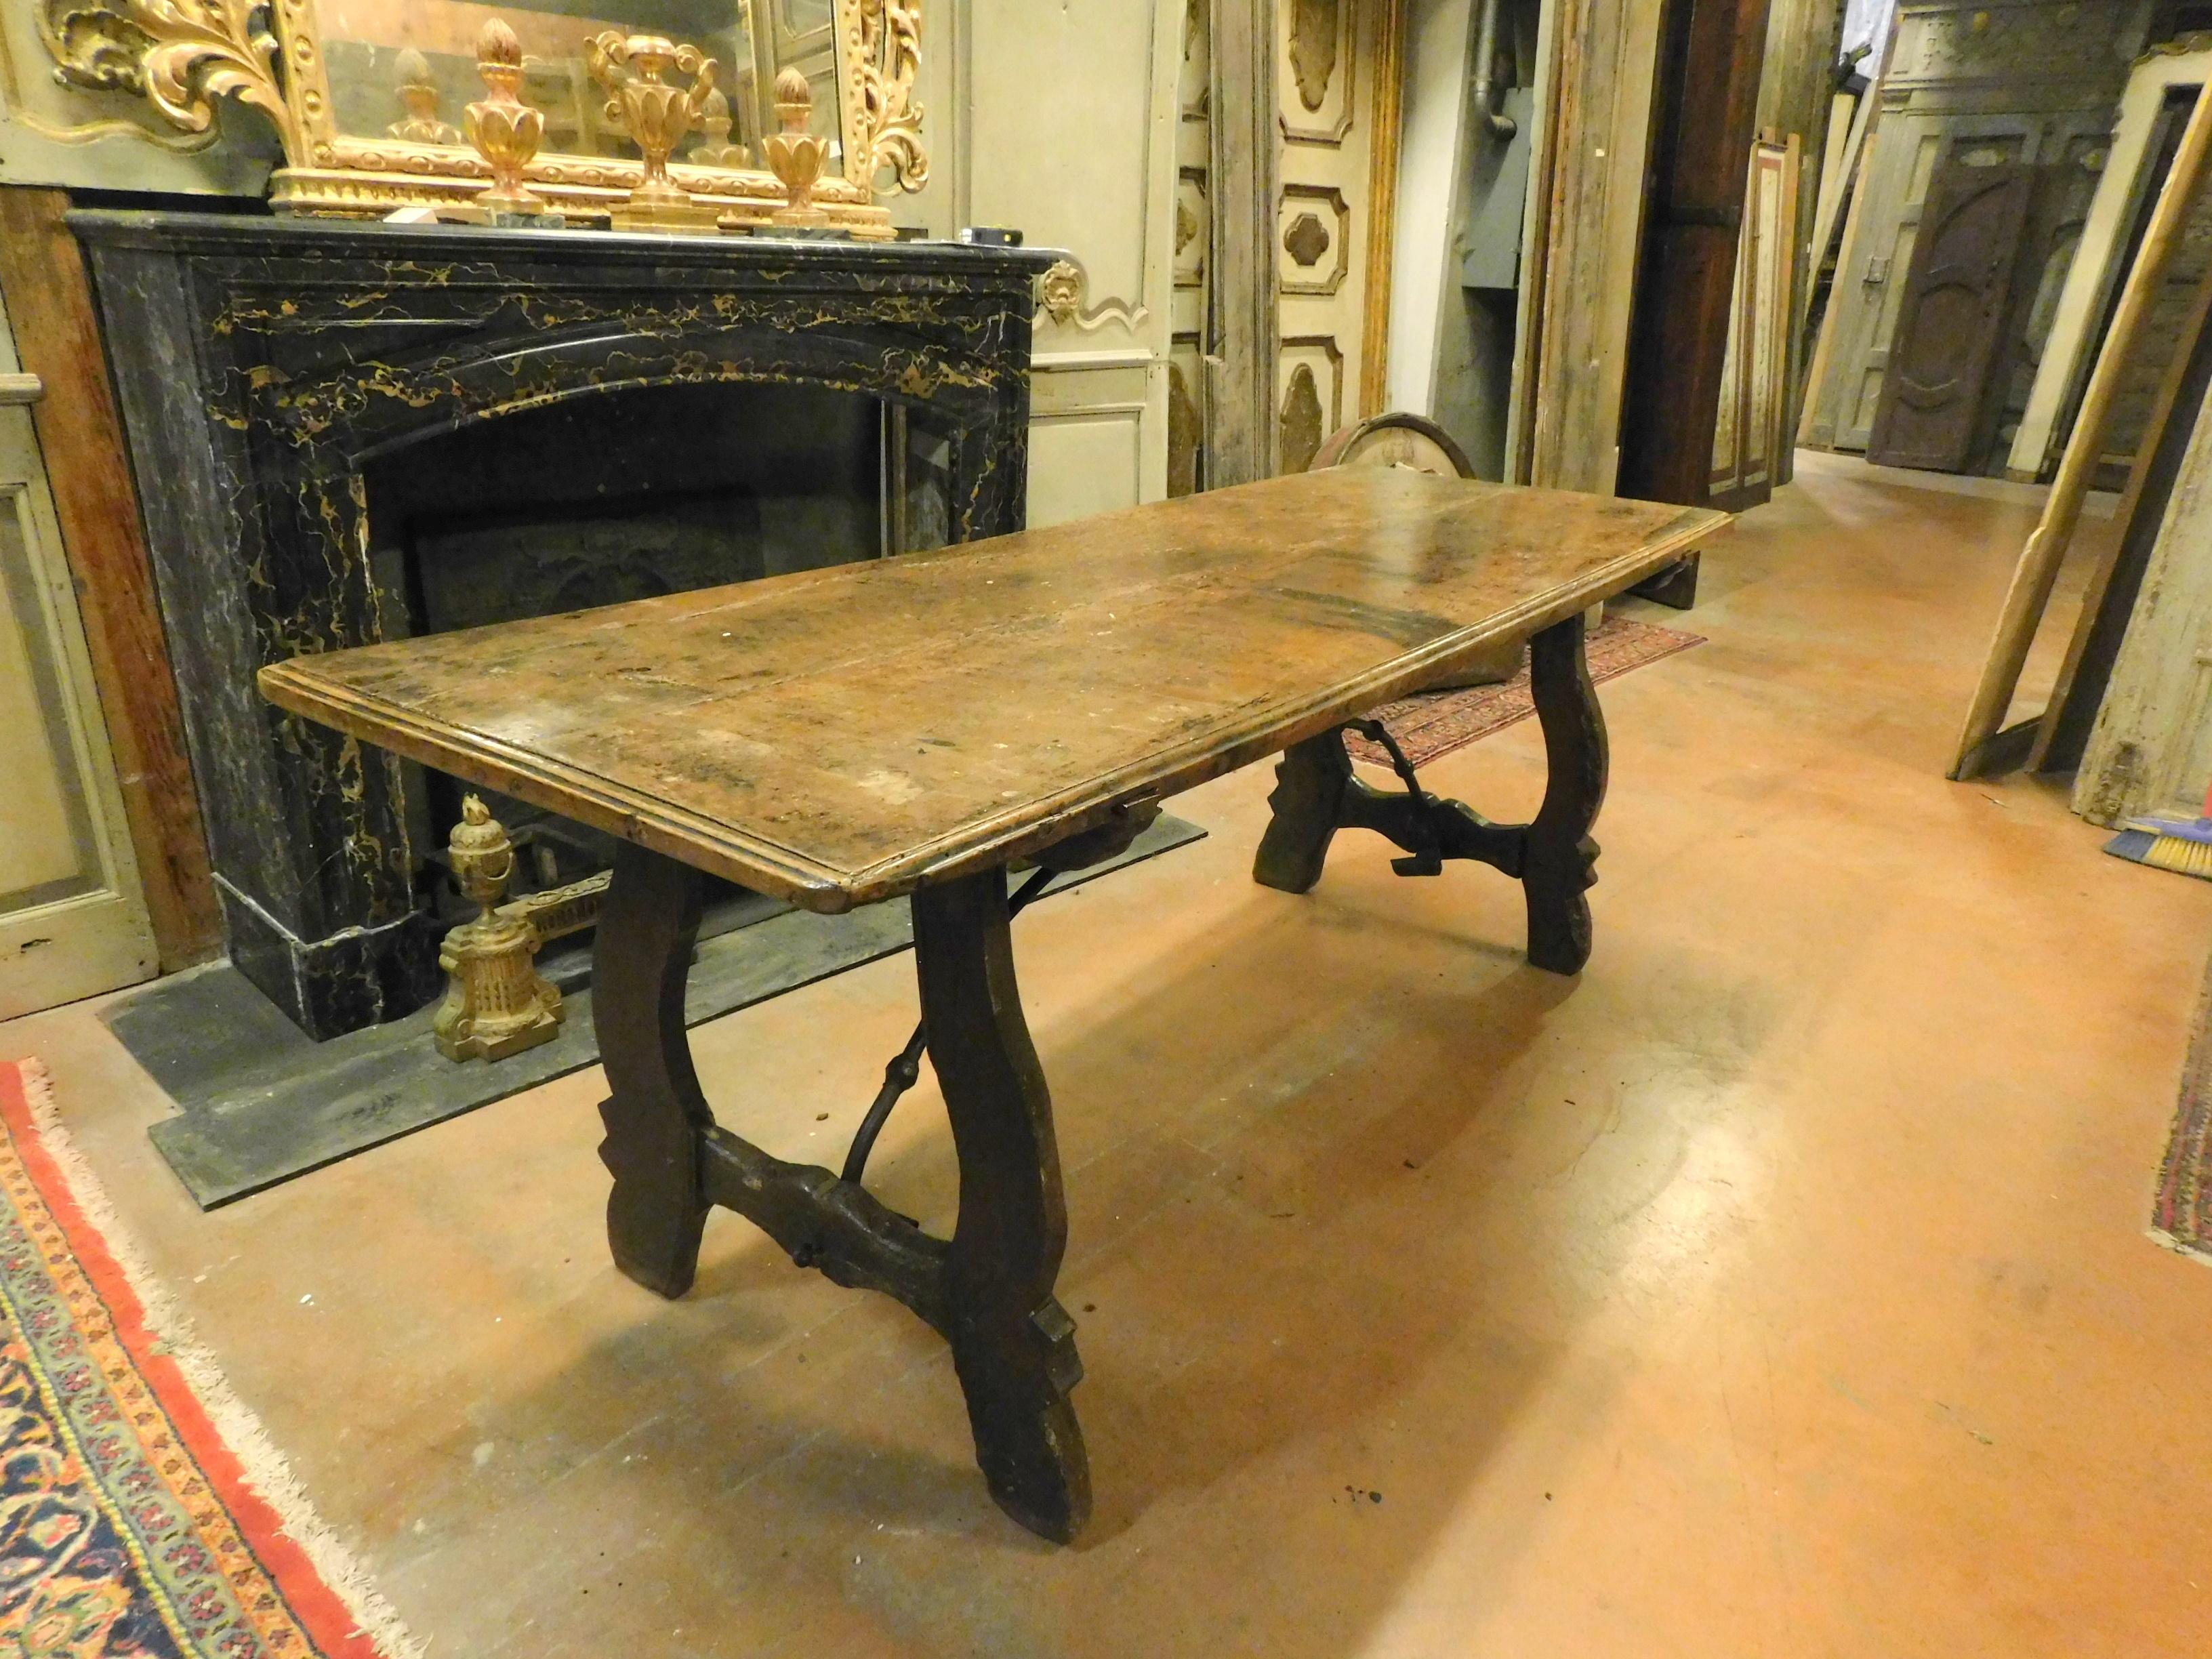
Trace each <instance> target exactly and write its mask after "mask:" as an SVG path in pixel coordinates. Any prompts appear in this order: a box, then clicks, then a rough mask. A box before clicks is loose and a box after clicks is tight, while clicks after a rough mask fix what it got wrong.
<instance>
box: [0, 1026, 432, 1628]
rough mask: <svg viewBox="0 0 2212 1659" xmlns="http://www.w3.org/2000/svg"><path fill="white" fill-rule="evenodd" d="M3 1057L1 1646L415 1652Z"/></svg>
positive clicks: (42, 1081)
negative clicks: (119, 1234) (137, 1263)
mask: <svg viewBox="0 0 2212 1659" xmlns="http://www.w3.org/2000/svg"><path fill="white" fill-rule="evenodd" d="M416 1651H417V1650H416V1648H415V1647H414V1645H413V1644H412V1643H411V1642H410V1640H409V1639H408V1638H407V1636H406V1633H405V1632H404V1631H403V1630H402V1629H401V1628H400V1627H399V1625H398V1621H397V1620H395V1619H394V1618H393V1617H392V1614H391V1613H390V1612H389V1610H388V1609H386V1608H385V1607H384V1606H383V1604H382V1603H381V1602H380V1601H379V1600H378V1598H377V1597H376V1595H374V1592H373V1591H371V1590H369V1589H367V1587H366V1586H365V1585H364V1584H363V1583H362V1580H361V1577H360V1575H359V1573H358V1571H357V1570H356V1569H355V1568H354V1567H353V1566H352V1565H351V1564H350V1563H349V1562H348V1561H347V1560H346V1559H345V1557H344V1555H343V1553H342V1552H341V1551H340V1549H339V1548H338V1547H337V1544H336V1542H335V1541H333V1540H331V1537H330V1536H329V1534H327V1533H325V1531H324V1530H323V1529H322V1528H321V1527H320V1526H319V1524H318V1523H317V1522H315V1520H314V1517H313V1515H312V1514H311V1513H310V1512H309V1510H308V1509H307V1505H306V1504H305V1503H304V1501H302V1500H301V1497H300V1495H299V1493H298V1492H297V1491H296V1490H295V1489H294V1488H293V1486H292V1485H291V1482H290V1480H289V1476H288V1475H287V1474H286V1473H285V1470H284V1466H283V1459H282V1458H281V1457H280V1456H279V1455H277V1454H276V1451H275V1450H274V1449H273V1448H271V1447H270V1445H269V1444H268V1443H267V1441H266V1440H265V1439H264V1437H263V1436H262V1433H261V1431H260V1429H259V1428H258V1425H256V1424H255V1423H254V1421H253V1419H252V1418H251V1417H250V1416H249V1415H248V1414H247V1413H246V1411H245V1409H244V1408H243V1407H240V1405H239V1404H238V1402H237V1401H235V1400H234V1399H233V1398H232V1396H231V1395H230V1392H229V1390H228V1388H226V1387H225V1386H224V1384H223V1383H222V1377H221V1376H220V1375H219V1374H218V1373H217V1372H216V1370H214V1368H213V1366H212V1365H211V1364H209V1363H208V1361H207V1360H206V1358H205V1357H204V1355H201V1354H200V1353H198V1352H197V1350H195V1349H194V1348H192V1347H191V1345H190V1343H189V1342H188V1341H186V1340H185V1336H184V1333H183V1331H182V1330H181V1328H179V1325H178V1324H177V1322H176V1321H175V1319H174V1318H173V1316H171V1315H170V1314H169V1312H168V1310H167V1309H166V1308H165V1307H164V1305H163V1298H162V1297H161V1295H160V1292H159V1291H158V1290H157V1289H155V1288H154V1287H153V1286H152V1285H151V1281H149V1279H147V1278H146V1276H145V1275H144V1273H143V1272H141V1271H138V1270H136V1269H135V1268H134V1267H132V1266H131V1263H130V1260H129V1252H128V1250H127V1248H125V1247H124V1246H122V1245H121V1244H120V1243H118V1240H117V1238H116V1237H115V1229H114V1225H113V1221H112V1217H111V1216H110V1215H109V1213H108V1211H107V1206H106V1200H104V1199H103V1198H102V1197H101V1195H100V1191H99V1189H98V1188H97V1187H96V1186H95V1185H94V1182H93V1181H92V1179H91V1176H90V1175H89V1173H88V1171H87V1170H85V1168H84V1166H83V1165H82V1163H81V1162H79V1160H78V1159H77V1158H76V1153H75V1152H74V1151H73V1150H72V1149H71V1148H70V1145H69V1140H68V1137H67V1135H66V1133H65V1132H64V1131H63V1129H62V1128H61V1127H60V1125H59V1123H58V1121H57V1120H56V1118H55V1115H54V1112H53V1107H52V1101H51V1099H50V1098H49V1096H48V1093H47V1086H46V1077H45V1073H43V1071H42V1070H41V1069H40V1067H39V1066H38V1064H37V1062H36V1061H24V1062H21V1063H20V1064H17V1063H10V1062H0V1655H4V1656H5V1659H412V1656H414V1655H415V1654H416Z"/></svg>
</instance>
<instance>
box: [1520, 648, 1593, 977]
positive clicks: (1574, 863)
mask: <svg viewBox="0 0 2212 1659" xmlns="http://www.w3.org/2000/svg"><path fill="white" fill-rule="evenodd" d="M1529 679H1530V690H1531V691H1532V692H1533V693H1534V698H1535V702H1536V718H1537V719H1538V720H1540V721H1541V722H1542V724H1543V727H1544V750H1545V753H1546V755H1547V757H1549V759H1550V762H1551V779H1550V781H1549V782H1548V783H1547V785H1546V786H1545V789H1544V804H1543V805H1542V806H1541V808H1539V809H1538V810H1537V813H1536V817H1535V819H1534V822H1533V823H1530V824H1529V825H1528V836H1527V842H1526V852H1525V854H1523V862H1522V870H1521V886H1522V892H1523V894H1524V895H1525V896H1526V897H1527V900H1528V960H1529V961H1530V962H1531V963H1534V964H1535V965H1536V966H1537V967H1539V968H1543V969H1549V970H1550V971H1551V972H1553V973H1555V974H1578V973H1580V972H1582V970H1583V967H1584V965H1585V964H1587V963H1589V956H1590V910H1589V898H1588V896H1587V895H1588V893H1589V889H1590V888H1591V887H1593V886H1594V885H1595V884H1596V882H1597V853H1598V848H1597V843H1596V842H1595V841H1593V840H1591V839H1590V834H1589V832H1590V829H1591V828H1592V827H1593V826H1594V825H1595V823H1597V815H1598V809H1599V808H1600V807H1601V806H1602V805H1604V804H1605V786H1606V769H1607V757H1606V739H1605V716H1604V714H1602V713H1601V712H1600V710H1599V708H1598V702H1597V689H1596V687H1595V686H1594V685H1593V684H1591V683H1590V677H1589V662H1588V661H1587V659H1585V657H1584V655H1583V617H1582V614H1581V613H1580V612H1577V613H1576V614H1575V615H1574V616H1572V617H1569V618H1568V619H1567V620H1566V621H1565V622H1563V623H1557V624H1555V625H1554V626H1553V627H1550V628H1547V629H1545V630H1544V631H1543V632H1542V633H1541V634H1539V635H1536V636H1535V638H1534V640H1533V641H1531V642H1530V647H1529Z"/></svg>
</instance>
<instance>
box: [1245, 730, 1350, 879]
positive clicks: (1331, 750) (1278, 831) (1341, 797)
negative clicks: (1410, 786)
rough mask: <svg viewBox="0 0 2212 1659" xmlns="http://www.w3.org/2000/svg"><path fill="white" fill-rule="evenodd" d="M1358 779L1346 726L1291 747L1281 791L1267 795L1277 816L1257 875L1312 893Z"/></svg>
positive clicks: (1279, 774)
mask: <svg viewBox="0 0 2212 1659" xmlns="http://www.w3.org/2000/svg"><path fill="white" fill-rule="evenodd" d="M1351 786H1352V757H1351V756H1349V755H1347V754H1346V752H1345V750H1344V733H1343V732H1342V731H1341V730H1334V731H1328V732H1322V734H1321V735H1320V736H1319V737H1317V738H1307V739H1306V740H1305V741H1304V743H1301V744H1293V745H1291V747H1290V748H1288V749H1285V750H1284V751H1283V758H1282V760H1281V761H1280V762H1279V763H1277V765H1276V767H1275V793H1273V794H1272V795H1270V796H1268V797H1267V804H1268V805H1270V806H1272V807H1273V808H1274V809H1275V816H1274V817H1273V819H1271V820H1270V821H1269V822H1268V824H1267V834H1266V835H1265V836H1262V837H1261V841H1260V853H1259V856H1258V857H1257V858H1255V860H1253V863H1252V879H1253V880H1255V881H1256V882H1258V883H1259V884H1260V885H1261V886H1262V887H1273V888H1277V889H1279V890H1281V891H1283V892H1285V893H1310V892H1311V891H1312V890H1313V889H1314V886H1315V884H1316V883H1317V882H1319V881H1320V880H1321V872H1322V866H1323V865H1325V864H1327V863H1328V844H1329V842H1331V841H1332V840H1334V838H1335V836H1336V832H1337V830H1338V829H1339V828H1340V827H1341V825H1342V824H1343V823H1344V811H1345V797H1346V793H1348V792H1349V790H1350V788H1351Z"/></svg>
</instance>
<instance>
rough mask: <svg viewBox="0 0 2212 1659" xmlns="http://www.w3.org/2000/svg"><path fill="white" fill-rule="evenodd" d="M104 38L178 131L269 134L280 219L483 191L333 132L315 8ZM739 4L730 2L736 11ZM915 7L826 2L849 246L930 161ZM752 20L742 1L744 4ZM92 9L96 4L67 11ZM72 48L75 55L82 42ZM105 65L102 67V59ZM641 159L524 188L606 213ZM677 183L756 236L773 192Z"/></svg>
mask: <svg viewBox="0 0 2212 1659" xmlns="http://www.w3.org/2000/svg"><path fill="white" fill-rule="evenodd" d="M107 3H108V4H109V5H112V8H113V9H112V13H110V14H109V15H112V19H113V26H112V29H111V30H110V31H109V33H110V35H111V37H112V39H113V40H115V41H116V42H117V44H118V46H119V47H121V48H123V49H125V50H128V51H130V52H132V53H133V54H135V56H136V58H137V65H138V70H139V74H140V76H142V77H143V82H144V86H145V92H146V96H147V97H148V98H149V100H151V101H152V103H153V104H154V106H155V108H156V109H158V110H160V111H161V113H162V114H163V115H164V116H165V117H167V118H168V119H169V120H170V121H173V122H174V123H175V124H176V125H178V126H179V127H181V128H183V129H184V130H185V131H187V132H193V133H201V132H205V131H208V130H209V129H210V126H211V125H213V123H214V120H215V102H216V100H217V99H220V98H226V97H228V98H235V99H237V100H239V101H240V103H242V104H248V105H251V106H253V107H254V108H256V109H258V110H259V111H260V112H262V113H263V114H264V115H266V116H267V117H268V118H270V120H271V121H273V122H274V123H275V124H276V131H277V134H278V136H279V137H281V138H282V140H283V146H284V160H285V165H284V166H283V167H281V168H280V169H278V170H277V172H276V173H275V174H274V176H273V177H272V178H271V179H270V199H271V200H272V201H273V202H275V203H276V205H278V206H279V207H281V208H286V209H290V210H297V211H304V212H311V213H335V214H345V215H352V216H379V215H382V214H386V213H389V212H391V211H392V210H395V209H398V208H409V207H435V206H439V205H441V204H448V203H460V202H465V201H467V200H468V199H469V198H470V197H472V196H474V195H476V194H477V192H478V191H481V190H483V189H484V188H485V187H486V186H487V185H489V183H490V181H491V171H490V169H489V167H487V166H486V165H485V163H484V161H483V158H482V157H481V156H479V155H477V153H476V152H475V151H474V150H472V149H468V148H466V147H465V146H461V145H450V144H420V143H407V142H404V141H402V140H399V139H394V138H369V137H357V136H355V135H352V134H347V133H341V132H339V131H337V128H336V125H335V123H334V118H333V116H332V113H331V91H330V82H329V78H328V76H327V74H326V72H325V67H324V62H323V48H322V37H321V34H320V32H319V28H318V27H317V22H316V15H315V0H107ZM741 3H742V0H741ZM921 4H922V0H834V11H833V15H834V17H835V19H836V29H837V33H838V39H839V46H840V53H841V56H842V59H843V64H844V87H843V89H842V96H841V97H840V99H839V106H840V114H841V119H842V125H843V140H844V143H843V149H844V160H845V170H844V173H843V175H842V177H830V178H824V179H822V180H821V181H820V182H819V183H817V185H816V186H815V189H814V201H815V204H816V205H817V206H818V207H820V208H822V209H823V210H826V211H827V213H828V214H829V222H830V223H831V224H832V225H834V226H836V227H838V228H842V229H846V230H849V231H851V232H852V233H853V234H854V235H856V236H865V237H874V238H881V239H888V238H889V237H890V235H891V234H892V231H891V225H890V213H889V212H888V211H887V210H884V208H882V207H880V206H878V204H877V203H876V181H877V179H878V177H879V176H880V175H881V174H882V173H884V171H885V170H887V169H888V170H889V171H890V173H891V175H892V177H893V179H894V180H895V181H896V184H897V185H898V186H899V187H900V188H901V189H902V190H908V191H915V190H919V189H921V186H922V185H923V184H924V183H925V182H927V179H928V177H929V157H928V154H927V151H926V149H924V148H923V145H922V141H921V116H922V109H921V104H920V102H919V101H917V100H916V99H915V95H914V91H915V80H916V78H917V77H918V76H919V74H920V71H921ZM100 9H102V8H100V0H93V5H92V6H90V7H81V8H80V9H78V10H77V15H78V17H79V18H80V20H82V17H83V16H84V15H86V12H87V11H88V10H95V11H96V10H100ZM747 9H750V4H748V7H747ZM80 50H81V51H82V47H81V48H80ZM109 61H111V62H112V58H111V59H110V60H109ZM669 173H670V176H671V178H673V179H675V181H676V182H677V183H678V184H679V185H683V186H684V188H685V189H686V190H689V191H691V192H692V193H693V194H694V195H695V196H696V197H699V198H700V199H701V200H702V202H705V203H708V204H711V205H712V206H714V207H715V208H717V209H720V210H723V212H724V214H725V218H726V222H728V221H730V220H735V221H738V222H751V223H757V224H759V225H761V226H763V227H765V226H766V225H767V224H768V223H769V215H770V214H771V213H772V212H774V211H775V209H776V208H778V207H780V206H781V205H782V204H783V202H784V200H785V191H784V186H783V185H781V183H780V182H779V181H778V180H777V179H776V177H775V174H774V173H769V172H767V171H765V170H755V169H751V168H738V167H696V166H692V165H690V164H689V163H686V162H682V161H678V162H673V163H671V165H670V167H669ZM525 176H526V179H528V181H529V183H530V184H531V185H532V186H533V187H534V188H535V189H536V190H537V191H538V194H540V195H541V196H544V197H546V198H547V200H548V201H550V202H551V203H553V204H556V206H557V205H562V204H567V205H572V206H574V207H578V208H584V209H591V208H598V209H602V210H603V209H605V208H607V207H610V206H611V205H613V204H616V203H618V202H620V201H622V200H623V198H625V197H627V196H628V195H629V192H630V191H631V190H632V189H633V188H635V185H636V184H637V182H638V179H639V178H640V176H641V163H640V162H638V161H627V160H615V159H609V158H603V157H599V156H586V155H562V154H559V153H547V154H544V155H539V156H538V157H537V159H536V160H534V161H532V162H531V164H530V166H529V167H528V169H527V170H526V175H525Z"/></svg>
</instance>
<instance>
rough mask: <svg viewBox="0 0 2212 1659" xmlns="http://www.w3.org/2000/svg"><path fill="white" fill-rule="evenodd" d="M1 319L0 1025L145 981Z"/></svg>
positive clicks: (123, 844) (56, 550) (125, 872)
mask: <svg viewBox="0 0 2212 1659" xmlns="http://www.w3.org/2000/svg"><path fill="white" fill-rule="evenodd" d="M39 395H40V387H39V386H38V384H37V382H36V381H35V380H33V379H32V378H31V377H30V376H28V375H26V374H22V373H21V371H20V365H19V364H18V362H17V361H16V358H15V345H14V342H13V338H12V337H11V336H9V334H8V332H7V331H6V326H5V319H4V316H0V1019H7V1018H14V1017H15V1015H18V1014H26V1013H31V1012H35V1011H37V1010H39V1009H41V1008H49V1007H52V1006H54V1005H56V1004H58V1003H63V1002H70V1001H74V1000H76V999H77V998H79V997H85V996H90V995H93V994H95V993H98V992H100V991H109V990H113V989H115V988H116V987H118V986H124V985H131V984H136V983H137V981H141V980H144V979H150V978H151V977H152V976H153V975H154V972H155V951H154V935H153V929H152V927H150V926H149V923H148V921H147V917H146V904H145V899H144V896H143V894H142V893H141V891H140V890H139V886H138V876H137V866H136V864H135V863H134V862H133V860H132V859H131V843H130V836H129V834H128V832H127V830H126V829H125V823H124V817H123V802H122V797H121V795H120V794H119V793H118V791H117V788H116V780H115V769H114V765H113V763H112V760H111V759H110V757H109V750H108V745H107V732H106V726H105V725H104V724H103V722H102V721H101V719H100V703H99V699H98V696H97V695H96V694H95V693H94V689H93V683H92V669H91V665H90V663H89V662H88V659H87V658H86V654H85V645H84V635H83V631H82V627H81V625H80V624H79V622H78V619H77V605H76V589H75V587H74V586H72V584H71V582H70V573H69V566H68V562H67V561H66V560H65V559H64V556H63V553H62V543H61V535H60V532H59V529H58V526H57V525H56V523H55V519H54V507H53V501H52V497H51V496H50V495H48V493H47V489H46V471H45V468H44V465H42V463H41V460H40V454H39V445H38V439H37V436H36V435H35V433H34V432H33V429H32V424H31V410H30V404H32V403H33V401H35V399H36V398H38V396H39Z"/></svg>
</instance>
